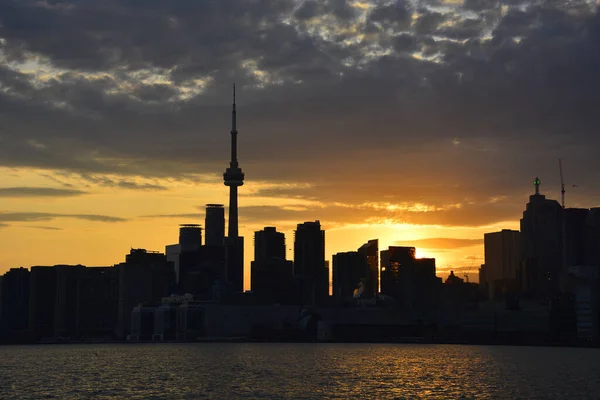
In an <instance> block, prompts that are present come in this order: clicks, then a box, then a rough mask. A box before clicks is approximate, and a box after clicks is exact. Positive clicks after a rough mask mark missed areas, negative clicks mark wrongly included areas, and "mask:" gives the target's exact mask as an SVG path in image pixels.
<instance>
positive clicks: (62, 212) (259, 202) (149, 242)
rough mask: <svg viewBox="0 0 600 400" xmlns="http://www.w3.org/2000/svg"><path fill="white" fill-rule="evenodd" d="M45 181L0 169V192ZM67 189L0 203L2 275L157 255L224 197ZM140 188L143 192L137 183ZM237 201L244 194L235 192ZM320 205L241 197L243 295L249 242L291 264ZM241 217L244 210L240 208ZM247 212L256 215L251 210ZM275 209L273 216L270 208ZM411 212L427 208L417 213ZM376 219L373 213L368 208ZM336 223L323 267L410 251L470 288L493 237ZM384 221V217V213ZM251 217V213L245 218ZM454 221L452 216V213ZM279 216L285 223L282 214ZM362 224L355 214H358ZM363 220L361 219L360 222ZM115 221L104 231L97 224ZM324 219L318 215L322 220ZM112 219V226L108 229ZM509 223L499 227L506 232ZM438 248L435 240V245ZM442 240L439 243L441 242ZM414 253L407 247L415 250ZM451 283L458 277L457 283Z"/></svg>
mask: <svg viewBox="0 0 600 400" xmlns="http://www.w3.org/2000/svg"><path fill="white" fill-rule="evenodd" d="M47 173H49V172H47V171H39V170H26V169H21V170H14V169H11V170H9V169H4V170H1V169H0V176H2V177H3V186H4V187H15V188H22V187H23V186H24V185H23V182H26V183H27V185H28V186H30V187H38V188H40V187H46V188H56V186H57V185H56V183H55V182H52V181H51V180H48V179H47V178H44V177H43V175H45V174H47ZM65 183H67V184H68V185H72V186H68V185H66V187H69V188H70V187H87V189H85V192H86V193H85V194H83V195H75V196H57V197H43V196H42V197H40V196H32V197H23V196H21V197H19V196H4V197H0V243H2V244H3V251H2V252H0V273H4V272H5V271H7V270H8V269H10V268H15V267H20V266H24V267H30V266H33V265H54V264H82V265H87V266H110V265H114V264H117V263H119V262H122V261H124V259H125V255H126V254H127V253H128V252H129V250H130V248H145V249H148V250H158V251H161V252H164V251H165V246H166V245H169V244H173V243H176V242H177V240H178V228H179V224H183V223H198V224H201V225H204V218H203V215H202V214H203V207H204V205H205V204H208V203H218V204H227V195H228V191H227V188H226V187H224V186H223V185H222V183H220V182H214V183H194V182H191V183H185V182H175V183H171V182H158V183H159V184H165V186H167V188H166V189H167V190H158V191H157V190H128V189H127V188H115V187H103V186H100V185H93V184H92V185H90V184H89V182H80V181H77V180H76V179H75V180H67V181H65ZM138 183H139V184H142V183H144V182H142V181H140V182H138ZM260 185H261V184H260V183H257V182H249V184H248V185H245V186H244V189H243V190H246V191H247V192H249V193H252V192H253V191H256V190H257V189H258V188H260V187H261V186H260ZM242 193H243V191H242ZM326 206H327V205H324V204H321V203H315V202H313V201H303V200H298V199H294V198H286V199H282V198H269V197H241V198H240V207H241V208H240V234H241V235H243V236H244V237H245V238H246V239H245V243H246V246H245V251H244V253H245V289H250V262H251V261H252V259H253V256H254V253H253V234H254V232H255V231H257V230H260V229H262V228H263V227H264V226H276V227H277V229H278V230H279V231H281V232H283V233H285V235H286V239H287V248H288V254H287V256H288V259H293V250H292V249H293V238H294V235H293V233H294V229H295V225H296V224H297V223H301V222H305V221H306V220H315V219H318V218H311V215H312V212H313V211H311V210H314V212H315V213H319V212H321V215H323V214H322V210H323V207H326ZM245 207H246V208H245ZM247 207H250V210H256V207H258V210H259V211H261V210H262V208H261V207H263V208H264V207H275V208H274V210H275V211H277V210H283V212H291V213H292V214H291V215H295V214H293V213H299V214H298V217H297V218H296V217H294V218H295V219H294V220H290V218H286V219H281V218H280V217H277V215H271V214H270V213H269V212H268V209H267V212H266V213H265V214H264V215H262V214H260V215H259V216H256V215H254V216H253V215H250V214H248V213H247V212H246V211H245V210H248V208H247ZM252 207H255V208H254V209H252ZM277 207H279V208H277ZM382 207H384V208H387V209H388V211H389V214H386V215H387V217H386V218H389V217H394V215H395V214H396V213H398V214H399V215H400V213H402V212H405V209H406V207H405V206H397V207H396V206H394V205H384V206H382ZM418 208H419V210H421V211H418V212H424V213H425V212H429V211H427V208H428V206H427V205H426V204H422V205H419V206H418ZM373 209H374V210H376V208H373ZM341 210H342V211H343V213H344V214H341V215H336V216H335V217H336V218H337V221H338V222H333V223H332V221H329V220H327V219H326V218H321V223H322V226H323V228H324V229H325V230H326V257H327V259H328V260H330V261H331V258H332V255H333V254H335V253H338V252H344V251H353V250H356V249H358V248H359V247H360V246H361V245H362V244H364V243H365V242H367V241H368V240H370V239H379V249H380V250H385V249H387V248H388V247H389V246H399V245H411V246H414V247H416V249H417V253H416V254H417V257H419V258H422V257H428V258H429V257H431V258H435V259H436V268H437V271H438V276H440V277H445V276H447V275H448V273H449V271H450V270H456V271H460V276H461V277H462V275H463V274H464V273H465V272H468V273H469V275H470V280H471V281H474V280H476V279H477V278H476V277H477V269H478V268H479V265H480V264H481V263H482V258H483V245H482V243H481V242H479V241H477V240H479V239H482V238H483V234H484V233H485V232H489V231H492V230H496V229H499V227H495V226H491V227H490V226H487V227H453V226H438V225H417V224H410V223H397V222H396V223H395V222H393V220H390V219H381V220H377V221H371V222H362V223H353V222H348V223H344V222H343V220H344V219H346V218H348V220H349V221H352V220H356V209H354V208H352V207H346V208H344V207H342V208H341ZM388 211H386V212H388ZM253 212H255V211H253ZM450 212H452V211H450ZM286 215H287V214H286ZM361 215H362V214H361ZM366 215H368V213H367V214H366ZM104 216H105V217H110V218H112V219H115V218H116V219H123V220H122V221H117V222H106V221H104V220H102V218H105V217H104ZM325 216H326V215H325ZM112 219H111V220H110V221H112ZM514 225H515V223H514V222H512V223H510V222H509V223H506V224H503V225H502V227H506V228H514ZM432 238H456V239H451V240H463V239H464V240H467V241H476V242H473V243H471V242H468V243H467V245H461V246H462V247H456V248H452V247H448V245H444V244H443V243H442V245H444V246H446V247H439V246H438V247H435V246H437V245H436V243H433V244H429V245H427V246H420V245H418V243H421V242H422V241H424V240H425V241H427V240H437V239H432ZM440 240H442V239H440ZM444 240H445V239H444ZM415 241H416V243H417V245H414V243H412V242H415ZM457 274H458V273H457Z"/></svg>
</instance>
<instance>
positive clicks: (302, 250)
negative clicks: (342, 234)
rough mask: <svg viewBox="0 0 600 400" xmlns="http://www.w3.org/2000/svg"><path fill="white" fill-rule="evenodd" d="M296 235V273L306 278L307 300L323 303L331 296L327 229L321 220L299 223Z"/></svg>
mask: <svg viewBox="0 0 600 400" xmlns="http://www.w3.org/2000/svg"><path fill="white" fill-rule="evenodd" d="M294 235H295V238H294V275H296V276H299V277H301V278H302V279H303V280H304V285H305V296H306V300H307V301H309V302H311V303H313V304H322V303H323V302H325V301H326V300H327V298H328V297H329V270H328V268H327V267H326V263H325V231H324V230H322V229H321V222H320V221H314V222H305V223H303V224H298V227H297V229H296V232H295V233H294Z"/></svg>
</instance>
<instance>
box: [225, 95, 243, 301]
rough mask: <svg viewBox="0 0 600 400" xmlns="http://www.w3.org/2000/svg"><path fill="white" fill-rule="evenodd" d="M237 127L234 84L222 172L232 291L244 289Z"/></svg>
mask: <svg viewBox="0 0 600 400" xmlns="http://www.w3.org/2000/svg"><path fill="white" fill-rule="evenodd" d="M237 134H238V132H237V127H236V109H235V84H234V85H233V107H232V112H231V161H230V162H229V168H227V169H226V170H225V173H224V174H223V182H224V183H225V186H228V187H229V227H228V231H227V239H226V246H227V281H228V282H229V284H230V285H231V288H232V289H233V291H234V292H243V291H244V238H243V237H241V236H240V235H239V231H238V187H239V186H242V185H243V184H244V173H243V172H242V169H241V168H240V167H239V164H238V160H237Z"/></svg>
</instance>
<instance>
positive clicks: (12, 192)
mask: <svg viewBox="0 0 600 400" xmlns="http://www.w3.org/2000/svg"><path fill="white" fill-rule="evenodd" d="M84 194H87V192H84V191H82V190H76V189H56V188H45V187H5V188H0V198H2V197H72V196H81V195H84Z"/></svg>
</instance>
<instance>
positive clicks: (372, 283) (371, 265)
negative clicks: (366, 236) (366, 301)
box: [358, 239, 379, 298]
mask: <svg viewBox="0 0 600 400" xmlns="http://www.w3.org/2000/svg"><path fill="white" fill-rule="evenodd" d="M358 254H359V255H360V257H361V258H362V260H363V261H364V262H365V263H366V265H367V269H368V275H367V277H366V279H365V281H364V285H363V292H362V295H361V296H362V297H365V298H373V297H375V296H377V293H379V240H378V239H371V240H369V241H368V242H367V243H365V244H363V245H362V246H360V247H359V249H358Z"/></svg>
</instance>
